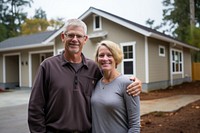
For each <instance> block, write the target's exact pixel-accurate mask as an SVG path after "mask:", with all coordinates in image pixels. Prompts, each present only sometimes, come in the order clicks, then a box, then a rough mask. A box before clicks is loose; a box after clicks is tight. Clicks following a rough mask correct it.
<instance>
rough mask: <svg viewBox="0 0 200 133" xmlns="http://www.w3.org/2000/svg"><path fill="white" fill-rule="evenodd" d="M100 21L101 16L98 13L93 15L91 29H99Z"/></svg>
mask: <svg viewBox="0 0 200 133" xmlns="http://www.w3.org/2000/svg"><path fill="white" fill-rule="evenodd" d="M101 26H102V23H101V17H100V16H98V15H94V16H93V29H94V31H97V30H101V28H102V27H101Z"/></svg>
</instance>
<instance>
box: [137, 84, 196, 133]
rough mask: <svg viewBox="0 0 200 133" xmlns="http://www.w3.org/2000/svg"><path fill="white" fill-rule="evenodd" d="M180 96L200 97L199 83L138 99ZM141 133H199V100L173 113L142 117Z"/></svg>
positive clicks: (168, 89) (144, 94)
mask: <svg viewBox="0 0 200 133" xmlns="http://www.w3.org/2000/svg"><path fill="white" fill-rule="evenodd" d="M180 94H186V95H187V94H194V95H195V94H198V95H200V81H196V82H192V83H183V84H181V85H177V86H174V87H170V88H167V89H166V90H158V91H152V92H149V93H142V94H141V95H140V98H141V100H150V99H157V98H163V97H168V96H173V95H180ZM141 133H200V100H198V101H196V102H194V103H191V104H189V105H187V106H185V107H182V108H181V109H179V110H177V111H175V112H153V113H151V114H147V115H144V116H142V117H141Z"/></svg>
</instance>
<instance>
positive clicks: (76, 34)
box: [62, 26, 88, 54]
mask: <svg viewBox="0 0 200 133" xmlns="http://www.w3.org/2000/svg"><path fill="white" fill-rule="evenodd" d="M87 39H88V37H87V35H85V33H84V30H83V28H82V27H78V26H69V27H68V28H67V32H66V33H62V42H63V43H64V45H65V51H66V53H69V54H78V53H81V52H82V49H83V45H84V44H85V43H86V41H87Z"/></svg>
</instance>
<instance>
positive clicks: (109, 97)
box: [91, 40, 140, 133]
mask: <svg viewBox="0 0 200 133" xmlns="http://www.w3.org/2000/svg"><path fill="white" fill-rule="evenodd" d="M122 58H123V53H122V51H121V49H120V48H119V45H117V44H116V43H114V42H112V41H108V40H105V41H102V42H100V43H99V45H98V46H97V50H96V54H95V61H96V62H97V63H98V65H99V67H100V68H101V69H102V71H103V77H102V79H101V80H99V81H98V83H97V85H96V87H95V90H94V91H93V94H92V98H91V104H92V133H127V132H128V133H139V132H140V100H139V96H129V95H128V94H127V93H126V87H127V86H128V85H129V84H130V83H131V82H132V81H130V79H129V77H126V76H124V75H122V74H121V73H120V72H118V71H117V69H116V68H117V65H119V64H120V63H121V61H122Z"/></svg>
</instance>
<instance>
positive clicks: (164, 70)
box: [148, 38, 170, 82]
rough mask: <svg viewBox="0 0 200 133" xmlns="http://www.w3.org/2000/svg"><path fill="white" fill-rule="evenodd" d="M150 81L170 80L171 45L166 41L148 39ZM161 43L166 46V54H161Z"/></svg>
mask: <svg viewBox="0 0 200 133" xmlns="http://www.w3.org/2000/svg"><path fill="white" fill-rule="evenodd" d="M148 44H149V45H148V50H149V51H148V52H149V53H148V57H149V82H158V81H165V80H169V74H170V73H169V72H170V68H169V61H170V59H169V57H170V56H169V48H168V47H169V46H167V43H166V42H162V41H159V40H156V39H152V38H149V39H148ZM159 45H161V46H164V47H165V56H164V57H163V56H159Z"/></svg>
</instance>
